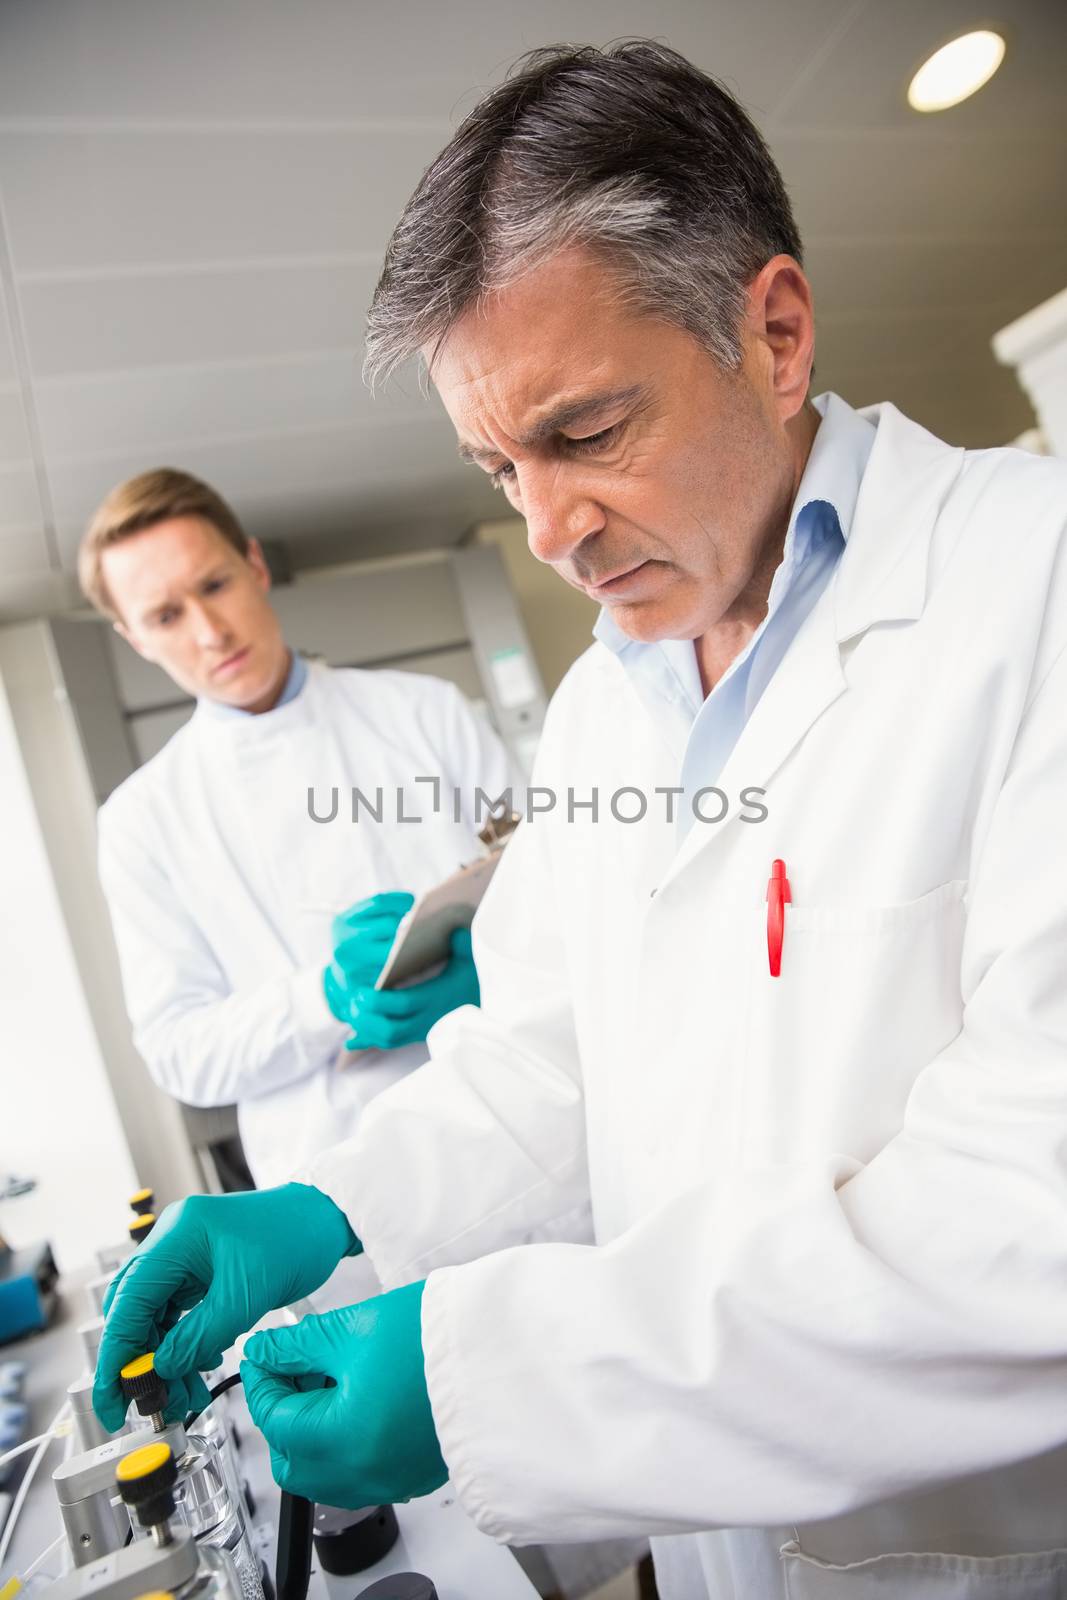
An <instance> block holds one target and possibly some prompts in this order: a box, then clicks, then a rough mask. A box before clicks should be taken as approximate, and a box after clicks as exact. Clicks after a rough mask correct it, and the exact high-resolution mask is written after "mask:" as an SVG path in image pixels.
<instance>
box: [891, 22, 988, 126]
mask: <svg viewBox="0 0 1067 1600" xmlns="http://www.w3.org/2000/svg"><path fill="white" fill-rule="evenodd" d="M1003 60H1004V40H1003V39H1002V38H1001V37H1000V34H999V33H993V32H992V31H991V30H990V29H988V28H982V29H979V30H978V32H976V33H964V34H961V36H960V37H959V38H958V39H953V40H952V42H951V44H946V45H943V46H942V48H941V49H940V50H937V51H935V52H934V54H933V55H932V56H931V57H930V59H929V61H925V62H924V63H923V65H922V66H921V67H920V68H919V70H918V72H917V73H916V74H915V76H914V78H912V80H911V83H910V84H909V86H908V104H909V105H910V106H911V108H912V110H913V111H945V110H946V109H947V108H948V107H949V106H957V105H959V103H960V101H961V100H966V99H967V97H968V95H972V94H975V93H976V92H977V91H978V90H979V89H980V88H981V87H982V85H983V84H986V83H988V82H989V80H990V78H991V77H992V76H993V74H994V72H996V70H997V68H998V67H999V66H1000V63H1001V62H1002V61H1003Z"/></svg>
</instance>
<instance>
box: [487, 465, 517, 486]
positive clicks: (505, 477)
mask: <svg viewBox="0 0 1067 1600" xmlns="http://www.w3.org/2000/svg"><path fill="white" fill-rule="evenodd" d="M514 476H515V467H514V464H513V463H512V462H511V461H505V462H504V465H503V466H502V467H497V469H496V471H495V472H491V473H490V474H489V482H490V483H491V484H492V485H493V488H494V489H502V488H503V487H504V485H505V484H506V483H510V482H511V481H512V479H513V478H514Z"/></svg>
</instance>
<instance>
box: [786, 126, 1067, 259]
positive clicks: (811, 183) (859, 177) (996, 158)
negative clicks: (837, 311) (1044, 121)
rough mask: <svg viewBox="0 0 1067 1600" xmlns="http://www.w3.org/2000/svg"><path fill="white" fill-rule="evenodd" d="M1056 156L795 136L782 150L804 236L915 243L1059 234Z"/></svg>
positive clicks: (865, 136) (981, 142)
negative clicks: (941, 237) (902, 233)
mask: <svg viewBox="0 0 1067 1600" xmlns="http://www.w3.org/2000/svg"><path fill="white" fill-rule="evenodd" d="M1053 151H1054V147H1052V149H1050V146H1049V143H1048V141H1047V140H1040V139H1029V140H1027V139H1009V140H999V139H992V138H990V139H975V138H962V137H961V138H958V139H957V138H954V137H952V136H950V135H943V136H936V137H927V136H925V135H924V133H923V132H921V131H914V132H908V133H878V132H857V133H856V135H855V137H854V138H852V139H840V138H838V137H837V136H836V135H832V134H818V133H804V134H797V133H787V134H785V135H783V136H782V138H780V139H779V140H778V141H777V142H776V144H775V155H776V157H777V159H778V163H779V165H780V167H781V169H782V173H783V176H784V177H785V180H786V184H787V186H788V189H789V193H790V196H791V197H792V200H793V206H794V210H795V213H796V218H797V224H798V226H799V228H800V232H801V235H802V236H804V235H806V234H808V233H813V234H819V233H837V234H842V233H845V234H856V235H859V236H860V237H862V236H863V235H864V234H866V233H869V232H873V233H881V234H884V233H886V232H887V231H892V228H893V226H897V227H900V228H902V229H904V230H906V231H907V232H908V233H912V234H913V233H923V232H929V233H952V232H956V233H969V234H972V235H979V236H981V235H984V234H985V233H987V232H991V233H994V234H1000V235H1005V234H1011V233H1015V232H1022V233H1025V232H1026V230H1027V228H1033V227H1037V228H1040V227H1047V226H1048V225H1049V223H1050V222H1051V223H1052V224H1053V225H1058V224H1059V223H1060V222H1061V221H1062V214H1063V211H1062V205H1059V204H1057V205H1056V206H1055V207H1051V208H1050V201H1051V200H1052V198H1053V196H1052V195H1051V194H1050V190H1049V178H1050V171H1049V165H1050V156H1051V155H1052V154H1053ZM1061 177H1062V169H1061ZM1064 198H1067V195H1064ZM961 259H963V256H962V252H961Z"/></svg>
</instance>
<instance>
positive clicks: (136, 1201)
mask: <svg viewBox="0 0 1067 1600" xmlns="http://www.w3.org/2000/svg"><path fill="white" fill-rule="evenodd" d="M155 1193H156V1192H155V1190H154V1189H138V1191H137V1193H136V1194H131V1196H130V1205H131V1206H138V1205H144V1202H145V1201H146V1200H154V1199H155Z"/></svg>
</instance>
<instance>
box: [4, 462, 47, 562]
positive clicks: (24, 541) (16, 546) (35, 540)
mask: <svg viewBox="0 0 1067 1600" xmlns="http://www.w3.org/2000/svg"><path fill="white" fill-rule="evenodd" d="M0 484H2V479H0ZM47 567H48V552H47V550H46V549H45V543H44V536H43V534H42V533H41V530H40V527H39V526H37V525H36V524H34V525H31V526H29V527H25V528H7V527H0V573H2V574H3V575H4V576H10V577H13V578H22V577H29V576H31V575H33V574H36V573H39V572H44V571H45V570H46V568H47Z"/></svg>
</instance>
